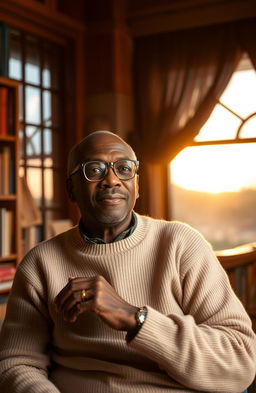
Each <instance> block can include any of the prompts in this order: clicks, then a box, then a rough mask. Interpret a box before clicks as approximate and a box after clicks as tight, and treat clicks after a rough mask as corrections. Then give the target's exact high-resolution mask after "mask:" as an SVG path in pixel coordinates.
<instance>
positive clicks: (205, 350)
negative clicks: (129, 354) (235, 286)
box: [128, 227, 256, 393]
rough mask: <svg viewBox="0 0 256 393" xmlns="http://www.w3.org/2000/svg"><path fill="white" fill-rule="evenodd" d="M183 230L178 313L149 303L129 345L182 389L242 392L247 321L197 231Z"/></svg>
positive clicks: (250, 359)
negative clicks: (152, 361)
mask: <svg viewBox="0 0 256 393" xmlns="http://www.w3.org/2000/svg"><path fill="white" fill-rule="evenodd" d="M187 231H189V232H190V231H191V233H190V234H189V237H186V239H185V240H184V239H182V241H180V243H179V245H178V246H177V250H176V263H177V262H178V265H179V266H180V272H179V275H180V284H181V287H182V301H181V303H182V304H181V307H182V310H183V315H175V314H171V315H163V314H162V313H160V312H158V311H157V310H155V309H153V308H151V307H150V306H148V315H147V318H146V321H145V322H144V324H143V326H142V328H141V329H140V331H139V332H138V334H137V335H136V336H135V338H134V339H133V340H132V341H131V342H130V343H129V344H128V345H130V346H131V347H132V348H134V349H137V350H139V351H140V352H142V353H143V354H145V355H146V356H147V357H149V358H150V359H152V360H154V361H156V362H157V363H158V365H159V367H160V368H161V369H162V370H164V371H165V372H166V373H167V374H168V375H170V377H171V378H173V379H175V380H177V381H178V382H179V383H181V384H182V385H184V386H185V387H187V388H190V389H195V390H199V391H204V392H218V393H237V392H241V391H243V390H244V389H246V388H247V387H248V386H249V385H250V383H251V382H252V380H253V378H254V376H255V368H256V367H255V362H256V338H255V335H254V333H253V331H252V328H251V321H250V319H249V317H248V315H247V314H246V312H245V310H244V308H243V306H242V304H241V303H240V301H239V300H238V298H237V297H236V295H235V294H234V292H233V290H232V289H231V287H230V284H229V280H228V277H227V274H226V272H225V271H224V269H223V268H222V267H221V265H220V263H219V262H218V260H217V258H216V257H215V255H214V253H213V251H212V249H211V247H210V246H209V245H208V243H207V242H206V241H205V240H204V239H203V238H202V236H201V235H200V234H198V233H197V232H196V231H195V232H194V231H193V230H192V229H191V228H189V227H188V228H187ZM177 258H178V261H177Z"/></svg>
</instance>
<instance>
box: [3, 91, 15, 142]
mask: <svg viewBox="0 0 256 393" xmlns="http://www.w3.org/2000/svg"><path fill="white" fill-rule="evenodd" d="M10 95H11V91H10V90H9V89H8V88H7V87H4V86H0V135H13V124H12V109H13V107H12V97H10Z"/></svg>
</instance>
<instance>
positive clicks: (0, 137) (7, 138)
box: [0, 134, 16, 143]
mask: <svg viewBox="0 0 256 393" xmlns="http://www.w3.org/2000/svg"><path fill="white" fill-rule="evenodd" d="M0 142H14V143H15V142H16V136H13V135H1V134H0Z"/></svg>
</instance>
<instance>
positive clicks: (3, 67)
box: [0, 22, 9, 78]
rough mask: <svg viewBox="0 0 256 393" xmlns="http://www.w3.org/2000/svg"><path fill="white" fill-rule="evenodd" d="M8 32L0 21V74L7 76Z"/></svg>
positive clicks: (6, 27) (4, 24)
mask: <svg viewBox="0 0 256 393" xmlns="http://www.w3.org/2000/svg"><path fill="white" fill-rule="evenodd" d="M8 52H9V32H8V26H7V24H6V23H3V22H0V53H1V56H0V76H3V77H5V78H8V76H9V59H8Z"/></svg>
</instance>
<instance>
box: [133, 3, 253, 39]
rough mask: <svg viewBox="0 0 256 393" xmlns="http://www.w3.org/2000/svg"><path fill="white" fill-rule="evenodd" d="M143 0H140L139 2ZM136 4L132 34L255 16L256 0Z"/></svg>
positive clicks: (141, 34)
mask: <svg viewBox="0 0 256 393" xmlns="http://www.w3.org/2000/svg"><path fill="white" fill-rule="evenodd" d="M139 3H140V2H138V4H139ZM145 4H146V3H144V7H141V6H140V7H139V5H138V6H136V5H134V7H131V8H130V10H129V14H128V18H127V20H128V25H129V27H130V31H131V34H132V35H133V36H143V35H150V34H158V33H163V32H168V31H173V30H181V29H189V28H193V27H199V26H206V25H213V24H219V23H225V22H231V21H235V20H242V19H247V18H253V17H256V2H255V0H232V1H230V0H185V1H182V2H180V1H179V2H178V1H173V2H170V1H169V2H166V1H163V0H159V1H158V2H157V4H156V5H154V6H152V2H151V6H150V7H147V6H146V5H145Z"/></svg>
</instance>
